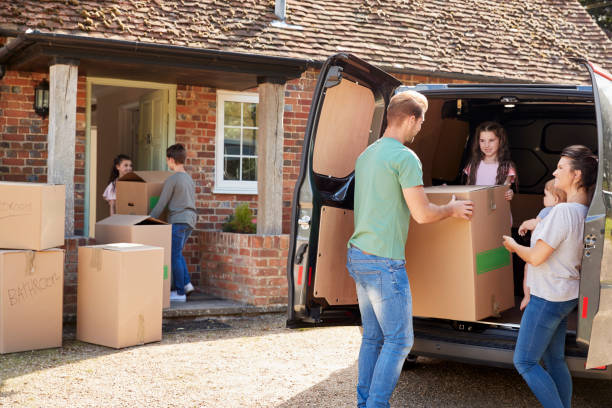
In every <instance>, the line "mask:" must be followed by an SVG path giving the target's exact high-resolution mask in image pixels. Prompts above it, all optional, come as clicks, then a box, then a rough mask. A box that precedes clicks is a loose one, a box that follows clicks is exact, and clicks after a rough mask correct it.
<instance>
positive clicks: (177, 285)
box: [172, 224, 192, 295]
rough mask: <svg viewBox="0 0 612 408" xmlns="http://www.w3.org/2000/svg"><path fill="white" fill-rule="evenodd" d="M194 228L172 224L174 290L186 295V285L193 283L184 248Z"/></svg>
mask: <svg viewBox="0 0 612 408" xmlns="http://www.w3.org/2000/svg"><path fill="white" fill-rule="evenodd" d="M191 230H192V228H191V227H190V226H189V225H188V224H172V290H176V293H177V294H179V295H184V294H185V285H186V284H188V283H189V282H191V278H190V277H189V270H188V269H187V262H185V257H184V256H183V248H184V247H185V243H186V242H187V238H189V235H190V234H191Z"/></svg>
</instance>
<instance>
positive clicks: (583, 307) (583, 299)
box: [582, 296, 589, 319]
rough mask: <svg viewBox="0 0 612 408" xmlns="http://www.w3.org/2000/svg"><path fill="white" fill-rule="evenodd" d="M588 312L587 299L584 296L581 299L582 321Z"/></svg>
mask: <svg viewBox="0 0 612 408" xmlns="http://www.w3.org/2000/svg"><path fill="white" fill-rule="evenodd" d="M588 310H589V298H588V297H586V296H585V297H583V298H582V318H583V319H586V318H587V314H588Z"/></svg>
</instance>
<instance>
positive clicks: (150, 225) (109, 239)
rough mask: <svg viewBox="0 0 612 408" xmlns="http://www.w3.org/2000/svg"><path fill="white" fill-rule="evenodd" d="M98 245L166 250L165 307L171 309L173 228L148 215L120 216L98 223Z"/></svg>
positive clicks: (164, 272)
mask: <svg viewBox="0 0 612 408" xmlns="http://www.w3.org/2000/svg"><path fill="white" fill-rule="evenodd" d="M95 231H96V244H99V245H100V244H114V243H117V242H129V243H134V244H143V245H151V246H158V247H162V248H164V270H163V279H164V290H163V301H164V303H163V307H164V309H165V308H168V307H170V282H171V272H172V268H171V265H172V262H171V261H172V252H171V251H172V226H171V225H170V224H167V223H165V222H163V221H160V220H156V219H155V218H151V217H149V216H147V215H124V214H118V215H113V216H111V217H108V218H105V219H103V220H100V221H98V222H97V223H96V227H95Z"/></svg>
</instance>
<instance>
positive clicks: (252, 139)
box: [242, 129, 257, 156]
mask: <svg viewBox="0 0 612 408" xmlns="http://www.w3.org/2000/svg"><path fill="white" fill-rule="evenodd" d="M242 154H243V155H246V156H255V155H256V154H257V130H255V129H244V130H243V131H242Z"/></svg>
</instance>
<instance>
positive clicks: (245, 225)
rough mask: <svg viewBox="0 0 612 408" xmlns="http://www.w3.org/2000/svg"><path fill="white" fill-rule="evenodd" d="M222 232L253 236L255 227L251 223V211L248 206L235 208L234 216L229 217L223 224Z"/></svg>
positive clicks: (242, 205)
mask: <svg viewBox="0 0 612 408" xmlns="http://www.w3.org/2000/svg"><path fill="white" fill-rule="evenodd" d="M223 231H224V232H238V233H241V234H254V233H255V232H257V226H256V225H255V223H253V211H251V209H250V208H249V206H248V204H240V205H239V206H237V207H236V210H235V212H234V214H232V215H230V216H229V217H228V219H227V222H226V223H225V224H223Z"/></svg>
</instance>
